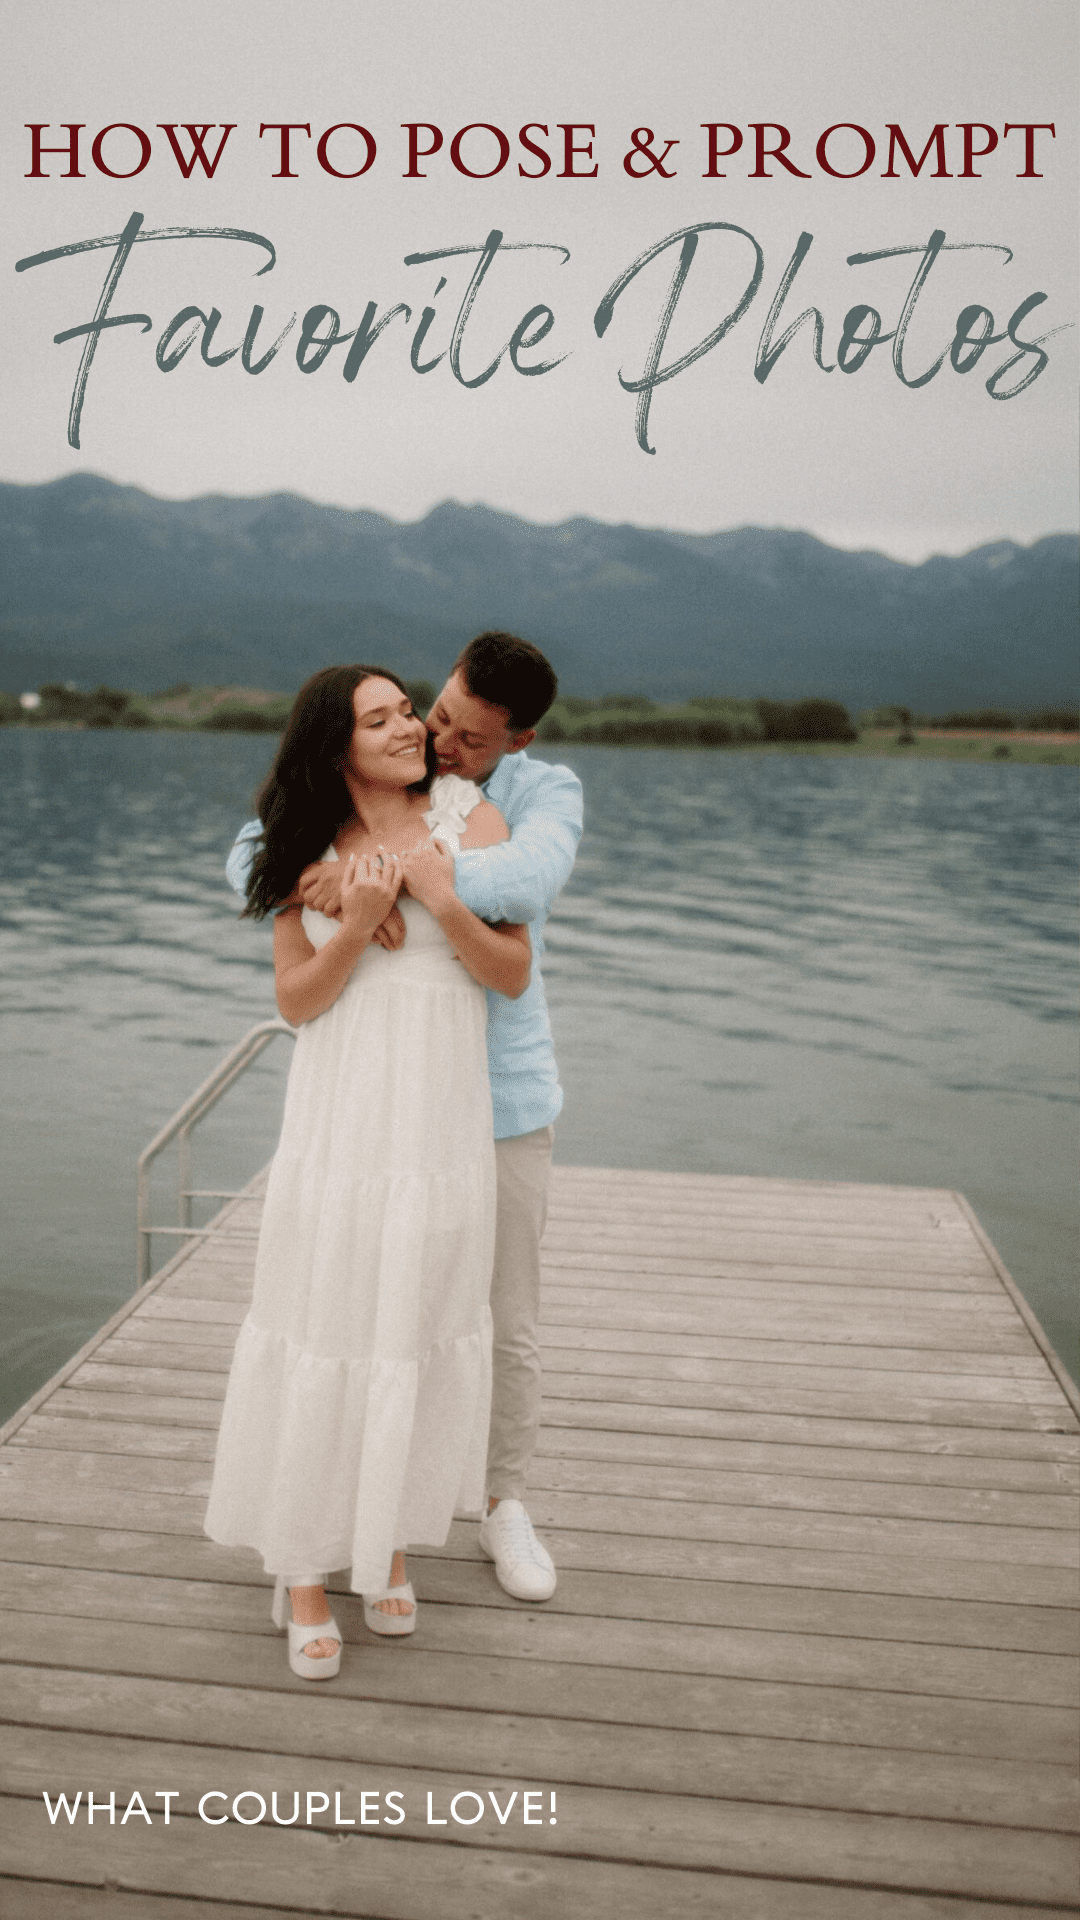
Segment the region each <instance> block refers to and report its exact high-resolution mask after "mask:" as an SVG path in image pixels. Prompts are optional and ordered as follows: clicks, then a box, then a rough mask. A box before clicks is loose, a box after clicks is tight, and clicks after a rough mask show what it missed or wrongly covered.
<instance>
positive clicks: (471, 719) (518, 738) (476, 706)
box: [427, 673, 536, 784]
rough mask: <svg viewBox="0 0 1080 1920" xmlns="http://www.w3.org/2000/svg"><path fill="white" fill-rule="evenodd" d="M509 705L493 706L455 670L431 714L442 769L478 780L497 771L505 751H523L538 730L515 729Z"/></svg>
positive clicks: (430, 725) (429, 724)
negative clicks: (510, 724)
mask: <svg viewBox="0 0 1080 1920" xmlns="http://www.w3.org/2000/svg"><path fill="white" fill-rule="evenodd" d="M509 719H510V716H509V714H508V713H507V711H506V708H505V707H493V706H492V705H491V702H490V701H488V700H480V699H478V698H477V696H476V694H475V693H470V692H469V689H468V687H467V686H466V685H465V681H464V679H463V677H462V675H461V674H460V673H452V674H451V675H450V678H449V680H448V681H447V683H446V685H445V687H444V688H443V690H442V692H441V693H440V694H439V696H438V698H437V699H436V701H435V704H434V706H433V707H432V709H431V712H430V713H429V714H428V717H427V727H428V732H429V733H430V735H431V737H432V739H433V740H434V742H435V752H436V755H437V756H438V761H439V772H440V773H456V774H460V776H461V778H462V779H463V780H475V781H476V782H477V783H478V784H479V783H480V782H482V781H484V780H486V779H487V777H488V775H489V774H491V773H493V772H494V771H495V768H496V767H497V766H498V764H499V761H500V760H501V759H502V757H503V754H504V753H520V752H521V750H522V748H523V747H527V746H528V745H529V742H530V741H531V740H535V739H536V730H535V728H533V727H526V728H525V730H524V731H523V732H522V733H512V732H511V731H510V728H509V725H508V722H509Z"/></svg>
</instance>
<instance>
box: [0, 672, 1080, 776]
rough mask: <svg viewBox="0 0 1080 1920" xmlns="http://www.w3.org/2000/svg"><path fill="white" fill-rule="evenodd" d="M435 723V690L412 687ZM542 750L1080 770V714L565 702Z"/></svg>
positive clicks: (277, 725) (46, 706)
mask: <svg viewBox="0 0 1080 1920" xmlns="http://www.w3.org/2000/svg"><path fill="white" fill-rule="evenodd" d="M409 691H410V693H411V694H412V697H413V699H414V701H415V703H416V706H417V708H418V710H419V711H420V712H422V713H426V711H427V709H428V707H429V706H430V704H431V701H432V699H433V698H434V693H435V689H434V688H433V687H432V686H431V685H430V683H429V682H427V681H414V682H412V683H410V686H409ZM292 697H293V696H292V695H291V694H288V693H276V692H271V691H268V690H267V689H265V688H260V687H238V686H224V687H191V686H188V685H187V684H180V685H177V686H173V687H168V688H166V689H165V690H164V691H163V692H161V693H154V694H140V693H132V692H128V691H124V690H123V689H120V688H116V687H97V688H95V689H94V690H92V691H86V690H82V689H79V688H77V687H74V686H71V685H65V686H60V685H50V686H44V687H42V688H40V689H39V691H38V693H37V695H36V696H27V695H22V696H18V695H15V694H9V693H0V725H8V726H23V727H41V726H47V727H74V728H92V729H101V728H112V727H119V728H123V729H125V730H140V729H141V730H145V729H154V730H157V731H182V732H190V731H199V732H210V733H266V734H278V733H280V732H281V729H282V727H283V725H284V723H285V719H286V717H287V715H288V712H289V708H290V706H291V704H292ZM539 737H540V739H541V740H542V741H543V742H544V743H545V744H550V745H559V744H562V743H565V744H566V745H567V746H574V747H579V746H619V747H638V748H643V747H657V746H663V747H692V748H699V749H700V748H702V747H726V748H739V749H743V750H745V749H747V748H752V749H754V750H756V751H765V752H786V753H792V752H795V753H813V754H822V753H828V754H837V753H840V754H850V755H855V756H856V757H860V758H865V757H867V756H873V757H876V758H889V759H902V758H907V759H912V758H914V759H930V760H1014V761H1020V762H1024V763H1028V764H1031V763H1041V764H1048V765H1070V766H1076V765H1080V716H1078V715H1077V714H1076V713H1075V712H1072V711H1069V710H1067V709H1060V710H1053V709H1044V710H1042V711H1041V712H1035V713H1026V714H1010V713H1005V712H1002V711H998V710H995V709H983V710H972V711H971V712H965V713H959V712H957V713H951V714H945V715H939V716H925V715H916V714H913V713H912V712H911V711H910V710H909V709H907V708H904V707H878V708H875V709H874V710H872V711H869V712H865V713H862V714H860V715H859V716H858V719H857V721H856V722H853V721H852V719H851V717H850V715H849V714H848V712H847V709H846V708H845V707H842V706H841V705H840V704H839V702H837V701H834V700H819V699H818V700H797V701H780V700H731V699H727V698H725V697H724V696H723V695H701V696H699V697H698V698H696V699H693V700H687V701H684V702H682V704H681V705H678V706H663V705H661V704H660V703H659V702H658V701H655V700H649V699H647V698H645V697H644V696H643V695H630V694H608V695H605V696H603V697H602V698H600V699H598V700H586V699H583V698H580V697H578V696H575V695H573V694H567V695H560V697H559V698H558V699H557V700H556V702H555V704H554V706H553V707H552V708H551V711H550V712H549V713H548V714H547V715H546V716H545V718H544V719H543V720H542V721H541V723H540V727H539Z"/></svg>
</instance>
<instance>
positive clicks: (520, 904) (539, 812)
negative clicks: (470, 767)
mask: <svg viewBox="0 0 1080 1920" xmlns="http://www.w3.org/2000/svg"><path fill="white" fill-rule="evenodd" d="M506 765H507V761H505V760H504V761H501V762H500V764H499V766H498V767H497V768H496V770H495V773H494V774H493V775H492V778H491V780H489V781H488V783H487V786H486V789H485V791H486V793H487V796H488V799H489V800H491V801H493V802H494V804H495V805H496V806H497V807H499V808H500V810H501V811H502V813H503V816H504V818H505V820H506V823H507V825H508V826H509V828H510V832H511V838H510V839H509V840H504V841H502V842H501V843H500V844H499V845H498V846H494V847H476V848H473V849H472V850H471V851H466V852H463V853H459V854H458V856H457V859H456V861H455V870H454V887H455V891H456V893H457V896H458V899H459V900H460V901H461V902H462V904H463V905H464V906H466V907H469V908H470V909H471V911H472V912H473V913H475V914H478V915H479V916H480V918H481V919H482V920H489V921H499V920H508V921H510V922H511V924H513V925H520V924H521V922H522V921H533V920H537V919H540V918H541V917H543V916H544V915H546V914H547V913H549V912H550V910H551V907H552V903H553V902H554V900H555V898H556V896H557V895H558V894H559V893H561V892H562V889H563V887H564V886H565V885H566V882H567V880H568V879H569V878H570V873H571V869H572V868H573V865H574V859H575V857H576V854H577V849H578V841H579V840H580V839H581V830H582V795H581V782H580V781H579V780H578V778H577V775H576V774H573V773H571V771H570V769H569V767H549V766H546V765H544V764H543V763H542V762H540V763H538V762H535V761H531V762H527V763H526V766H527V768H528V770H529V772H530V773H531V771H532V769H533V768H536V767H541V768H542V772H543V778H542V779H541V780H539V781H536V782H535V783H534V782H532V781H531V780H530V781H527V782H522V781H521V780H520V779H519V780H517V781H515V783H514V785H515V786H516V787H518V788H519V789H520V788H521V787H523V786H524V787H526V789H527V790H526V791H524V792H518V793H515V792H513V791H512V790H511V791H510V792H508V794H506V795H503V794H502V793H501V792H500V788H501V786H502V785H504V784H506V783H505V782H500V780H499V775H500V773H501V772H502V768H503V767H504V766H506ZM514 771H515V772H517V771H518V770H517V769H514ZM521 771H525V769H524V768H523V769H521ZM515 801H516V802H517V804H516V805H515ZM515 816H516V817H515Z"/></svg>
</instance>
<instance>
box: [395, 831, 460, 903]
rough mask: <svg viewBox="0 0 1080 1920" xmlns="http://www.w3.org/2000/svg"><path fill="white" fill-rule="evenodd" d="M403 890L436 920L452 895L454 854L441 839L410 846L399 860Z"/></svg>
mask: <svg viewBox="0 0 1080 1920" xmlns="http://www.w3.org/2000/svg"><path fill="white" fill-rule="evenodd" d="M401 871H402V879H403V882H404V886H405V891H406V893H408V894H410V895H411V896H412V898H413V899H414V900H419V902H420V904H421V906H423V907H426V908H427V910H428V912H429V913H431V914H434V916H435V918H436V920H437V919H438V918H439V914H440V912H442V911H444V910H445V908H446V907H448V906H449V905H450V904H451V903H452V901H453V900H454V898H455V895H454V856H453V854H452V853H451V851H450V849H449V847H448V846H446V845H445V843H444V842H443V841H442V840H432V841H430V842H429V843H428V845H427V846H426V847H413V848H412V849H411V851H410V852H408V853H406V854H405V855H404V856H403V858H402V862H401Z"/></svg>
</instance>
